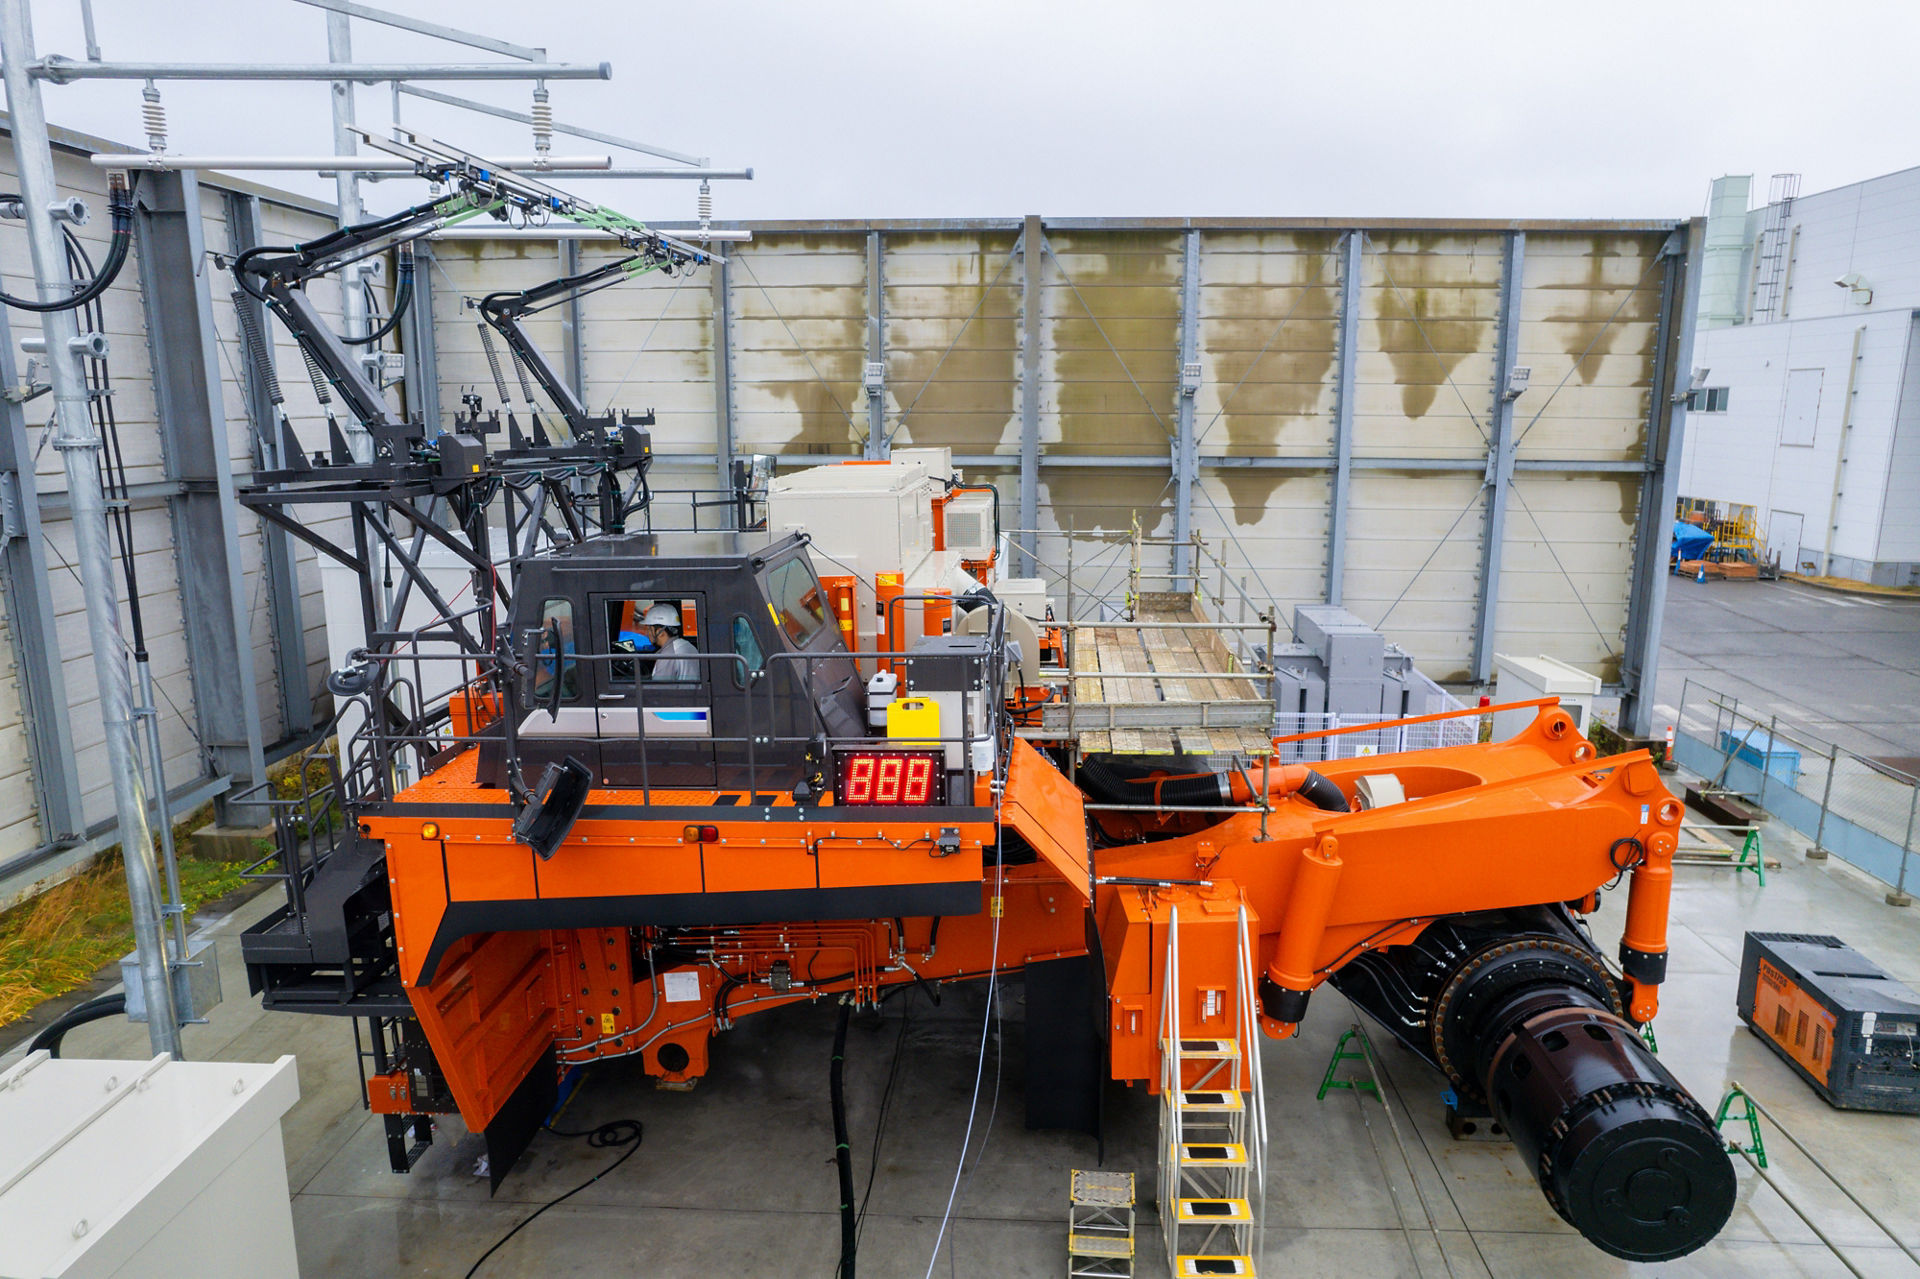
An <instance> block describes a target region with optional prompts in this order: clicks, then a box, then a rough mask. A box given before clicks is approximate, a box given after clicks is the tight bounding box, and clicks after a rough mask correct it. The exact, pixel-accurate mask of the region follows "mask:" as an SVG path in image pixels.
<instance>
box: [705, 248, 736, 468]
mask: <svg viewBox="0 0 1920 1279" xmlns="http://www.w3.org/2000/svg"><path fill="white" fill-rule="evenodd" d="M708 271H709V272H710V273H711V276H712V286H713V324H712V333H713V434H714V442H715V449H714V461H715V464H716V466H717V467H718V478H719V487H720V491H721V492H723V493H728V492H732V491H733V449H734V439H733V290H732V286H731V280H732V271H733V267H732V265H731V263H730V262H716V263H715V264H714V265H713V266H711V267H709V268H708Z"/></svg>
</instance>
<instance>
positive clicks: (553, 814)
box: [513, 755, 593, 861]
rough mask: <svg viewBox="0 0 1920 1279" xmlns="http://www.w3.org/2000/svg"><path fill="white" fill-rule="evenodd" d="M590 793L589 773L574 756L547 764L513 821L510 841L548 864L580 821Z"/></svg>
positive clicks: (591, 781) (590, 780) (591, 777)
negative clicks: (513, 839) (517, 841)
mask: <svg viewBox="0 0 1920 1279" xmlns="http://www.w3.org/2000/svg"><path fill="white" fill-rule="evenodd" d="M592 790H593V773H592V771H591V770H590V769H588V767H587V766H586V765H585V764H582V763H581V762H580V761H579V760H577V759H575V758H573V756H571V755H569V756H567V758H566V759H564V760H562V761H561V762H559V763H557V764H548V765H547V767H546V771H544V772H543V773H541V774H540V782H539V784H538V785H537V786H535V787H534V788H533V794H532V795H531V796H530V797H529V802H528V803H527V806H526V807H525V808H522V809H521V810H520V812H519V814H518V816H516V817H515V818H514V819H513V837H514V838H515V839H517V840H519V841H520V842H521V843H523V844H525V845H526V846H527V847H529V848H531V849H532V850H533V851H534V852H536V853H538V854H539V855H540V860H541V861H547V860H549V859H550V858H551V857H552V856H553V854H554V852H555V851H556V850H558V849H559V847H560V842H561V841H562V840H564V839H565V838H566V837H567V832H568V831H570V830H572V829H573V824H574V822H576V821H577V820H579V817H580V810H581V809H582V808H584V807H585V806H586V802H587V795H588V794H589V793H590V792H591V791H592Z"/></svg>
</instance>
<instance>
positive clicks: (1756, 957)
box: [1740, 933, 1920, 1115]
mask: <svg viewBox="0 0 1920 1279" xmlns="http://www.w3.org/2000/svg"><path fill="white" fill-rule="evenodd" d="M1740 1018H1741V1020H1742V1021H1744V1022H1746V1023H1747V1028H1748V1029H1749V1030H1751V1031H1752V1032H1753V1033H1754V1034H1756V1035H1758V1036H1760V1038H1761V1039H1762V1040H1764V1041H1765V1042H1766V1043H1767V1044H1768V1045H1769V1046H1770V1047H1771V1048H1772V1049H1773V1050H1774V1051H1775V1052H1777V1053H1779V1054H1780V1056H1781V1057H1783V1058H1785V1059H1786V1062H1787V1064H1788V1065H1789V1066H1792V1067H1793V1068H1794V1070H1796V1071H1798V1072H1799V1074H1800V1075H1801V1077H1802V1078H1804V1079H1805V1080H1806V1081H1807V1082H1808V1083H1810V1084H1812V1085H1813V1087H1814V1090H1815V1091H1816V1092H1818V1093H1819V1094H1820V1095H1821V1096H1822V1097H1825V1098H1826V1099H1827V1102H1828V1104H1829V1105H1833V1106H1837V1107H1839V1108H1840V1109H1842V1110H1882V1111H1891V1112H1895V1113H1899V1114H1909V1115H1911V1114H1920V995H1915V994H1914V992H1913V991H1911V990H1909V989H1908V988H1907V987H1906V986H1904V985H1902V984H1901V983H1899V982H1897V981H1895V980H1894V979H1893V978H1892V977H1890V976H1888V975H1887V973H1886V972H1885V971H1884V970H1883V969H1882V968H1881V967H1880V966H1879V965H1878V964H1876V963H1874V962H1873V961H1872V960H1870V959H1868V958H1867V957H1866V956H1865V955H1862V954H1861V953H1860V952H1859V951H1857V950H1855V949H1854V948H1853V947H1851V946H1849V945H1847V944H1846V943H1845V942H1843V941H1841V940H1840V939H1839V938H1838V937H1828V936H1824V935H1820V934H1814V933H1748V934H1747V940H1746V947H1745V950H1744V952H1743V953H1742V955H1741V959H1740Z"/></svg>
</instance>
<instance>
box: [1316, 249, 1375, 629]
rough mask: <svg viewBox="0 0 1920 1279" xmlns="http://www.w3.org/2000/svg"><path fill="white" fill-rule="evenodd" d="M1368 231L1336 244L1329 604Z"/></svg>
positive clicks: (1344, 502) (1339, 592)
mask: <svg viewBox="0 0 1920 1279" xmlns="http://www.w3.org/2000/svg"><path fill="white" fill-rule="evenodd" d="M1366 247H1367V233H1366V232H1365V231H1362V230H1360V229H1359V228H1358V227H1355V228H1354V229H1353V230H1351V231H1349V232H1347V234H1346V238H1345V239H1344V240H1342V241H1341V245H1340V350H1339V352H1338V355H1337V356H1336V362H1335V369H1336V373H1335V378H1336V380H1335V383H1334V408H1333V456H1332V458H1331V459H1330V460H1329V461H1328V462H1327V463H1325V465H1328V466H1329V467H1330V468H1331V471H1332V475H1331V477H1330V482H1329V492H1328V494H1327V592H1326V598H1327V603H1329V604H1339V603H1340V602H1341V601H1342V599H1343V598H1344V597H1345V594H1346V579H1347V512H1348V510H1349V508H1350V507H1351V505H1352V496H1353V382H1354V366H1355V363H1356V361H1357V360H1358V358H1359V347H1360V262H1361V255H1362V254H1364V253H1365V252H1366Z"/></svg>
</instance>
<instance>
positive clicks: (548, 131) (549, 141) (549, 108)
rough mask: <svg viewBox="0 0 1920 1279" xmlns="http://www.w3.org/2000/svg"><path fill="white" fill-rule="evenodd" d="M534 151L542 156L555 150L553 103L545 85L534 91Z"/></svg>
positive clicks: (536, 86) (537, 87) (535, 87)
mask: <svg viewBox="0 0 1920 1279" xmlns="http://www.w3.org/2000/svg"><path fill="white" fill-rule="evenodd" d="M533 150H534V153H535V154H536V155H542V156H544V155H546V154H548V153H549V152H551V151H552V150H553V103H552V102H551V101H550V100H549V99H548V97H547V86H546V85H544V84H540V85H535V86H534V90H533Z"/></svg>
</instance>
